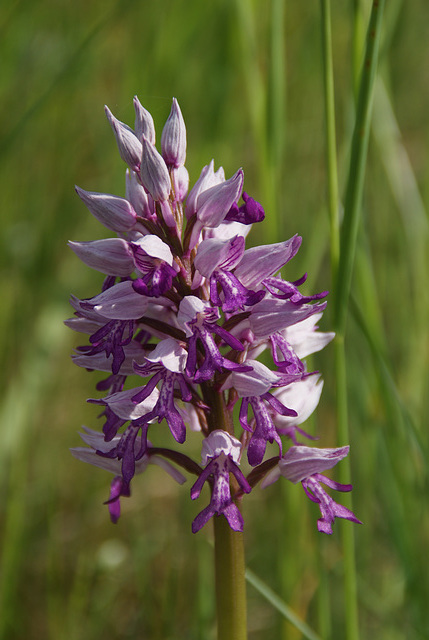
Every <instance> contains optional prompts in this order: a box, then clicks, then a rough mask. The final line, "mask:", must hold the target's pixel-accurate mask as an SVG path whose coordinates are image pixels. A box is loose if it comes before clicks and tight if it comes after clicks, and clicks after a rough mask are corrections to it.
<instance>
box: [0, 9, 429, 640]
mask: <svg viewBox="0 0 429 640" xmlns="http://www.w3.org/2000/svg"><path fill="white" fill-rule="evenodd" d="M283 4H284V15H283V18H282V19H281V23H280V25H281V28H280V30H279V29H276V27H278V25H279V22H278V18H277V19H276V17H274V19H273V18H272V15H273V12H274V10H275V9H276V7H278V6H279V3H277V2H276V1H275V0H272V1H271V2H269V1H268V2H262V1H261V0H259V1H254V2H250V1H248V0H235V1H232V0H229V1H226V0H213V1H212V2H210V3H205V2H201V1H197V0H187V1H186V2H185V1H184V0H161V1H159V2H149V1H148V0H142V1H140V2H138V1H137V0H128V2H121V1H119V2H118V1H115V2H113V1H111V0H106V1H105V2H103V3H101V2H88V1H87V0H85V1H83V0H75V1H74V2H72V1H66V0H56V1H55V2H54V1H52V0H42V1H41V2H39V3H30V2H28V0H21V1H18V0H17V1H12V0H3V2H2V4H1V7H0V52H1V58H0V65H1V74H0V75H1V78H0V135H1V139H0V194H1V234H0V235H1V252H0V260H1V306H0V323H1V332H0V336H1V343H0V344H1V364H2V366H1V371H0V376H1V392H2V404H1V420H0V488H1V492H0V496H1V499H0V542H1V555H0V562H1V566H0V638H1V639H2V640H3V639H5V640H18V639H19V640H21V639H24V638H25V639H26V640H39V639H40V638H47V639H50V640H74V639H78V638H79V640H98V639H101V638H103V640H115V639H116V638H118V639H119V638H121V639H122V638H124V639H125V638H126V639H128V638H129V639H133V640H134V639H137V638H139V639H140V638H142V639H148V640H152V639H153V640H158V639H159V640H167V639H171V640H176V639H185V640H188V639H189V640H194V639H195V640H197V639H200V638H201V639H205V638H207V639H209V640H210V639H211V638H214V633H215V622H214V602H213V597H214V590H213V569H212V547H211V531H210V528H209V527H206V529H207V530H204V531H202V532H201V533H200V534H198V535H197V536H192V534H191V533H190V523H191V521H192V518H193V517H194V516H195V515H196V513H197V512H198V510H199V509H200V508H201V505H200V504H192V503H191V501H190V499H189V488H190V486H191V485H190V482H188V483H187V484H186V485H185V486H183V487H176V486H175V485H174V483H173V482H172V481H171V480H170V479H169V478H168V477H165V476H164V475H162V473H161V472H160V470H159V469H157V468H150V469H149V470H148V471H147V473H146V474H145V475H144V476H143V477H139V478H137V479H136V480H135V482H134V486H133V497H132V499H131V500H129V501H126V502H127V503H126V505H125V508H124V513H123V516H122V518H121V521H120V522H119V524H118V525H116V526H113V525H112V524H111V523H110V521H109V519H108V516H107V510H106V507H104V506H103V505H102V502H103V501H104V500H105V499H106V497H107V492H108V483H109V480H110V477H109V475H108V474H105V473H104V472H103V471H101V470H97V469H93V468H90V467H89V466H87V465H84V464H82V463H79V462H78V461H76V460H75V459H73V458H72V457H71V455H70V454H69V452H68V448H69V447H72V446H77V445H78V444H79V437H78V435H77V431H78V430H79V428H80V425H81V424H87V425H88V426H92V427H94V428H95V427H96V426H97V420H96V415H97V412H96V411H95V410H94V407H92V406H87V405H86V404H85V399H86V398H87V397H91V396H93V395H94V380H95V378H94V374H88V373H86V372H85V371H84V370H80V369H78V368H77V367H74V366H73V365H72V363H71V361H70V357H69V354H70V352H71V350H72V348H73V347H74V346H76V345H77V344H79V338H77V337H76V336H74V335H72V332H70V331H68V330H67V329H66V328H65V327H64V326H63V324H62V321H63V320H64V319H65V318H67V317H68V316H69V315H70V310H69V307H68V297H69V294H70V293H71V292H73V293H74V294H76V295H78V296H79V297H81V298H82V297H88V296H92V295H94V294H95V293H96V292H97V291H98V289H99V286H100V284H101V276H100V274H97V273H95V272H94V273H92V272H91V271H90V270H89V269H87V268H86V267H85V266H83V265H82V264H80V263H79V261H78V260H77V259H76V257H75V256H74V255H73V254H72V252H70V251H69V250H68V249H67V248H66V241H67V240H68V239H73V240H79V241H80V240H90V239H96V238H100V237H102V236H103V235H107V232H106V230H104V229H103V228H101V226H100V225H98V224H97V223H96V221H95V220H93V219H92V217H91V216H90V214H88V212H87V211H86V209H85V208H84V207H83V205H82V204H81V203H80V201H79V199H78V198H77V197H76V195H75V193H74V189H73V186H74V184H78V185H79V186H81V187H83V188H84V189H88V190H95V191H105V192H109V193H116V194H119V195H123V192H124V166H123V164H122V162H121V160H120V158H119V155H118V153H117V150H116V144H115V141H114V138H113V135H112V132H111V130H110V128H109V126H108V124H107V121H106V119H105V116H104V113H103V105H104V104H107V105H108V106H109V107H110V109H111V110H112V111H113V113H114V114H115V115H116V116H117V117H118V118H120V119H121V120H123V121H125V122H128V123H129V124H131V125H132V123H133V108H132V97H133V96H134V95H135V94H138V96H139V98H140V101H141V102H142V103H143V104H144V106H145V107H146V108H147V109H149V110H150V111H151V113H152V114H153V117H154V119H155V123H156V126H157V130H158V139H159V138H160V132H161V129H162V126H163V124H164V121H165V119H166V117H167V116H168V113H169V110H170V105H171V98H172V96H175V97H176V98H177V99H178V100H179V103H180V105H181V108H182V112H183V114H184V117H185V121H186V124H187V131H188V160H187V167H188V170H189V173H190V176H191V182H193V181H195V180H196V178H197V177H198V175H199V172H200V170H201V167H202V166H203V165H204V164H207V163H208V162H209V161H210V159H211V158H212V157H213V158H214V159H215V162H216V165H217V166H218V165H220V164H222V165H223V166H224V168H225V171H226V174H227V175H228V176H229V175H232V173H233V172H234V171H235V170H236V169H237V168H238V167H239V166H243V168H244V170H245V186H246V190H247V191H249V192H250V193H251V194H252V195H253V196H254V197H256V198H257V199H260V200H261V201H262V202H263V203H264V204H265V207H266V214H267V217H266V222H265V223H264V224H263V226H261V227H260V228H259V229H258V231H257V232H256V233H255V235H254V236H253V237H252V236H251V238H250V241H251V242H253V243H257V242H258V243H259V242H261V241H263V242H274V241H280V240H283V239H286V238H288V237H290V236H292V235H293V234H295V233H299V234H300V235H301V236H302V237H303V244H302V249H301V251H300V254H299V256H298V257H297V258H296V259H294V261H293V263H292V264H291V265H290V266H289V267H288V271H287V274H285V275H286V276H287V277H288V279H291V280H292V279H295V278H297V277H299V276H300V275H301V274H302V273H303V272H304V271H308V273H309V278H308V285H306V287H307V290H308V291H311V292H314V291H317V290H322V289H326V288H328V289H329V288H331V286H332V285H331V281H330V277H331V276H330V269H329V220H328V214H327V197H326V189H327V184H326V183H327V176H326V161H325V139H324V117H325V115H324V105H323V81H322V58H321V36H320V31H321V17H320V4H319V3H318V2H316V0H307V1H306V2H298V1H289V2H285V3H283ZM356 7H360V9H361V10H362V16H363V18H362V24H363V25H364V26H366V23H367V19H368V10H369V3H368V2H362V3H357V2H354V3H352V2H350V1H348V0H341V1H338V0H336V1H335V2H332V7H331V11H332V34H333V59H334V74H335V87H336V89H335V90H336V94H335V95H336V129H337V140H338V145H337V148H338V157H339V183H340V191H341V194H343V192H344V186H345V181H346V179H347V172H348V161H349V151H350V141H351V133H352V127H353V120H354V106H353V105H354V98H353V95H354V84H355V81H354V77H353V56H354V52H355V51H356V50H359V37H358V38H357V40H356V29H355V27H356V17H355V13H354V10H355V9H356ZM279 33H280V39H278V38H279ZM275 34H277V37H275ZM359 61H360V58H359ZM279 64H280V66H278V65H279ZM373 106H374V112H373V127H372V133H371V137H370V145H369V156H368V165H367V170H366V182H365V190H364V198H363V212H362V222H361V225H360V229H359V237H358V244H357V252H356V263H355V270H354V278H353V284H352V303H351V311H350V315H349V319H348V324H347V335H346V354H347V384H348V396H349V417H350V444H351V465H352V480H353V484H354V491H353V500H354V510H355V512H356V514H357V515H358V517H359V518H360V519H361V520H362V521H363V522H364V526H361V527H356V530H355V539H356V565H357V574H358V601H359V615H360V626H361V637H362V638H364V639H372V638H377V640H400V639H402V638H407V639H411V640H414V639H416V640H417V639H425V638H428V637H429V614H428V607H427V603H428V602H429V577H428V574H429V562H428V560H427V549H428V545H429V512H428V503H429V499H428V488H429V487H428V459H429V456H428V452H429V448H428V447H429V442H428V435H427V429H428V427H427V425H428V409H429V403H428V394H429V385H428V363H429V342H428V320H429V315H428V310H429V294H428V284H429V282H428V274H429V271H428V259H427V248H428V218H427V207H428V201H429V180H428V172H429V156H428V152H427V148H428V142H429V121H428V116H427V114H428V109H429V9H428V5H427V2H426V0H415V1H414V2H413V3H411V2H404V1H402V0H390V2H388V3H387V6H386V10H385V16H384V28H383V37H382V43H381V50H380V64H379V73H378V76H377V81H376V85H375V96H374V105H373ZM331 327H332V310H330V309H329V305H328V310H327V312H326V313H325V316H324V319H323V323H322V327H321V328H322V329H323V330H330V328H331ZM313 365H314V367H315V368H317V369H320V370H321V371H322V372H323V376H324V379H325V389H324V393H323V396H322V400H321V404H320V408H319V410H318V412H317V417H316V418H315V419H314V420H313V423H312V425H311V427H310V428H311V429H312V430H314V433H316V432H317V433H318V434H319V435H320V441H319V442H320V446H338V445H343V444H345V443H343V442H338V439H337V437H336V425H335V372H334V354H333V348H332V346H330V347H327V348H326V349H325V352H324V353H322V354H317V355H316V356H314V358H313ZM161 429H162V427H161ZM191 440H192V439H191ZM191 445H192V442H191ZM285 485H286V483H285ZM308 502H309V501H308V500H307V499H306V498H305V496H304V494H303V492H302V491H301V490H300V489H299V487H293V486H292V485H291V486H283V485H282V484H281V483H278V486H274V487H272V488H270V489H267V490H266V491H260V490H258V489H257V490H255V491H254V492H253V494H252V495H251V496H249V497H248V498H247V500H245V507H244V509H245V520H246V527H245V534H246V555H247V564H248V566H249V567H250V568H251V569H252V570H253V571H254V572H255V573H256V574H257V575H258V576H259V577H260V578H262V579H263V580H264V581H265V582H266V583H267V584H268V585H269V586H270V587H271V588H272V589H273V590H274V591H275V592H276V593H277V594H278V595H279V596H280V597H281V598H283V599H284V600H285V602H287V603H288V604H289V606H291V607H292V608H293V610H294V611H295V612H296V613H297V614H298V615H299V616H300V617H302V618H303V619H306V620H307V622H308V623H309V624H310V625H311V626H312V627H313V628H314V629H315V630H316V631H317V630H318V629H320V628H322V627H323V628H325V629H326V628H330V629H331V631H330V637H331V638H332V639H335V640H342V639H343V638H344V637H345V636H344V624H345V620H344V617H345V613H344V597H343V582H342V579H343V564H342V546H341V535H340V534H341V529H342V528H343V527H351V526H353V525H351V524H350V523H347V522H343V521H337V523H336V525H335V527H334V535H333V536H332V537H329V538H327V539H324V538H323V539H322V536H321V535H320V534H318V533H317V530H316V519H317V517H318V516H317V509H316V507H314V505H312V504H308ZM248 596H249V638H250V640H259V639H260V638H263V639H264V640H271V639H272V640H278V639H281V640H286V639H288V640H289V639H290V640H298V639H299V638H301V637H303V636H301V634H300V632H298V631H297V630H296V629H294V628H293V627H292V626H291V625H290V624H289V623H287V622H285V621H284V619H283V618H282V617H281V615H280V613H278V612H277V611H276V610H275V609H274V608H273V607H272V605H271V604H270V603H269V602H267V601H266V600H265V599H264V598H263V597H262V596H261V595H260V593H258V592H257V591H256V590H255V589H254V588H253V587H252V586H250V585H249V586H248ZM323 620H325V622H324V623H322V621H323Z"/></svg>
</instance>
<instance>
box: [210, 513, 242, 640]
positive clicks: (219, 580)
mask: <svg viewBox="0 0 429 640" xmlns="http://www.w3.org/2000/svg"><path fill="white" fill-rule="evenodd" d="M213 521H214V534H215V582H216V608H217V624H218V631H217V634H218V635H217V637H218V640H247V621H246V582H245V566H244V544H243V534H242V533H239V532H237V531H232V529H231V528H230V526H229V524H228V522H227V521H226V519H225V518H224V517H223V516H216V517H215V518H214V519H213Z"/></svg>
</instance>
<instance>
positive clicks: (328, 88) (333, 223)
mask: <svg viewBox="0 0 429 640" xmlns="http://www.w3.org/2000/svg"><path fill="white" fill-rule="evenodd" d="M321 26H322V61H323V88H324V103H325V136H326V168H327V198H328V212H329V229H330V234H329V238H330V263H331V278H332V282H333V283H335V282H336V280H337V275H338V265H339V259H340V220H339V198H338V167H337V142H336V132H335V91H334V71H333V63H332V34H331V7H330V0H321ZM333 293H334V296H335V293H336V292H335V289H334V291H333ZM337 379H338V371H337ZM337 384H338V383H337ZM320 571H321V574H322V576H321V581H320V588H319V626H320V629H321V632H322V635H323V637H324V638H328V637H329V635H330V626H331V625H330V623H329V613H328V611H329V609H327V608H326V606H324V605H326V604H327V603H328V602H329V591H328V590H329V581H328V579H327V573H326V569H325V565H324V564H323V563H322V562H321V563H320ZM328 634H329V635H328Z"/></svg>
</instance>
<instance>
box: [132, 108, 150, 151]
mask: <svg viewBox="0 0 429 640" xmlns="http://www.w3.org/2000/svg"><path fill="white" fill-rule="evenodd" d="M133 102H134V109H135V112H136V119H135V124H134V131H135V134H136V136H137V138H138V139H139V140H140V142H141V141H142V140H143V138H147V139H148V140H149V142H150V143H152V144H155V126H154V124H153V118H152V116H151V115H150V113H149V111H146V109H145V108H144V107H142V105H141V104H140V101H139V99H138V98H137V96H134V101H133Z"/></svg>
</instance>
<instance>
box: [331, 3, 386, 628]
mask: <svg viewBox="0 0 429 640" xmlns="http://www.w3.org/2000/svg"><path fill="white" fill-rule="evenodd" d="M384 2H385V0H373V4H372V10H371V16H370V21H369V26H368V31H367V36H366V49H365V56H364V61H363V65H362V71H361V74H360V83H359V92H358V100H357V112H356V122H355V127H354V131H353V139H352V148H351V158H350V168H349V176H348V181H347V188H346V195H345V203H344V221H343V225H342V229H341V241H340V259H339V266H338V273H337V280H336V288H335V289H336V290H335V300H334V305H335V309H334V311H335V331H336V342H335V369H336V381H337V389H336V391H337V424H338V438H339V442H340V444H344V443H346V442H349V441H350V438H349V425H348V416H347V413H348V412H347V381H346V354H345V345H344V339H345V332H346V319H347V311H348V305H349V298H350V288H351V281H352V273H353V266H354V257H355V249H356V242H357V235H358V228H359V220H360V214H361V203H362V193H363V185H364V176H365V166H366V158H367V149H368V138H369V130H370V121H371V102H372V93H373V85H374V78H375V73H376V69H377V63H378V50H379V44H380V32H381V24H382V15H383V8H384ZM350 475H351V474H350V461H349V460H348V459H347V460H345V461H344V464H343V465H342V466H341V468H340V470H339V480H340V482H342V483H344V484H347V483H349V482H350ZM344 506H346V507H348V508H349V509H352V501H351V496H350V495H348V496H345V500H344ZM342 543H343V553H344V592H345V606H346V635H345V637H346V639H347V640H358V639H359V620H358V603H357V588H356V564H355V544H354V529H353V527H343V529H342Z"/></svg>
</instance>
